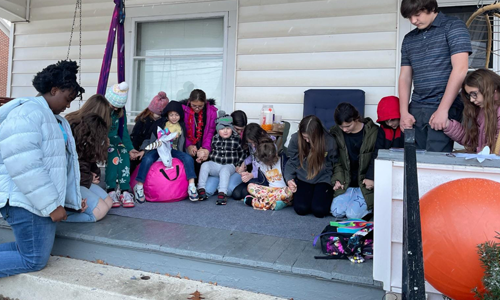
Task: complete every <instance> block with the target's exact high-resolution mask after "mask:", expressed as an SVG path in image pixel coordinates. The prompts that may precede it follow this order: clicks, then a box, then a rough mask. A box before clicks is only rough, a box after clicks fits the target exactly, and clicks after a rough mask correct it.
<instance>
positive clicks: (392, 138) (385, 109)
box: [375, 96, 404, 153]
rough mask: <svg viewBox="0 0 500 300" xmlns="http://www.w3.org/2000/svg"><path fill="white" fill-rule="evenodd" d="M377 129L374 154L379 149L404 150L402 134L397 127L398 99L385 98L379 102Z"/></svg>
mask: <svg viewBox="0 0 500 300" xmlns="http://www.w3.org/2000/svg"><path fill="white" fill-rule="evenodd" d="M377 115H378V119H377V123H379V124H380V127H379V129H378V136H377V142H376V144H375V149H376V152H377V153H378V150H379V149H390V148H404V134H403V132H401V128H400V127H399V119H400V118H401V115H400V114H399V98H398V97H395V96H387V97H384V98H382V99H381V100H380V102H379V103H378V106H377Z"/></svg>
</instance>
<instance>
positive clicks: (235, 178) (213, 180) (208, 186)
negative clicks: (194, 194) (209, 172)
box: [205, 173, 242, 197]
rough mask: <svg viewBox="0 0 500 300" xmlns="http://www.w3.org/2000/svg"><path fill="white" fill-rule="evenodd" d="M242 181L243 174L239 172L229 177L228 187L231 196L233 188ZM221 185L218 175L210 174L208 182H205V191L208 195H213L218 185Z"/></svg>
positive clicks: (228, 193) (228, 194)
mask: <svg viewBox="0 0 500 300" xmlns="http://www.w3.org/2000/svg"><path fill="white" fill-rule="evenodd" d="M240 183H242V181H241V175H240V174H238V173H234V174H233V175H231V177H229V185H228V187H227V196H228V197H231V195H232V194H233V190H234V189H235V188H236V187H237V186H238V185H240ZM218 186H219V177H218V176H208V179H207V182H206V183H205V192H206V193H207V196H209V197H210V196H212V195H213V194H215V191H217V187H218Z"/></svg>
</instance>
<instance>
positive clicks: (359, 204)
mask: <svg viewBox="0 0 500 300" xmlns="http://www.w3.org/2000/svg"><path fill="white" fill-rule="evenodd" d="M330 211H331V213H332V215H333V216H334V217H336V218H343V217H347V218H348V219H361V218H362V217H364V216H366V215H367V214H369V213H370V212H371V211H370V210H368V206H367V205H366V202H365V198H364V197H363V193H362V192H361V188H359V187H358V188H352V187H350V188H347V191H346V192H345V193H343V194H342V195H338V196H337V197H335V198H333V202H332V206H331V209H330Z"/></svg>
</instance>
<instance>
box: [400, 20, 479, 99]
mask: <svg viewBox="0 0 500 300" xmlns="http://www.w3.org/2000/svg"><path fill="white" fill-rule="evenodd" d="M462 52H468V53H469V54H471V53H472V47H471V43H470V36H469V31H468V30H467V27H466V26H465V23H464V22H462V21H461V20H459V19H458V18H455V17H447V16H446V15H444V14H443V13H438V15H437V16H436V18H435V19H434V22H432V24H431V25H430V26H429V27H427V28H426V29H418V28H415V29H414V30H412V31H410V32H409V33H408V34H407V35H406V36H405V38H404V40H403V44H402V46H401V66H410V67H411V68H412V71H413V94H412V96H411V101H412V102H415V103H419V104H425V105H430V106H437V105H439V103H440V102H441V98H442V97H443V95H444V91H445V89H446V85H447V84H448V79H449V77H450V74H451V70H452V65H451V56H452V55H454V54H457V53H462ZM458 97H459V96H458V94H457V99H458Z"/></svg>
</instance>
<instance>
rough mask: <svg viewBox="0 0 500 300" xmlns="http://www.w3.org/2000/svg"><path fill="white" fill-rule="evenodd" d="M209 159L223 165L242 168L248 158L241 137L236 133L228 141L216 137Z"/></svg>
mask: <svg viewBox="0 0 500 300" xmlns="http://www.w3.org/2000/svg"><path fill="white" fill-rule="evenodd" d="M209 158H210V160H211V161H214V162H216V163H218V164H221V165H228V164H233V165H235V166H236V167H238V166H240V165H241V164H242V163H243V161H244V160H245V158H246V156H245V151H244V150H243V148H241V138H240V136H239V135H238V134H237V133H235V132H233V134H232V135H231V136H230V137H229V138H227V139H223V138H221V137H220V135H219V134H216V135H214V137H213V139H212V152H210V156H209Z"/></svg>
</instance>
